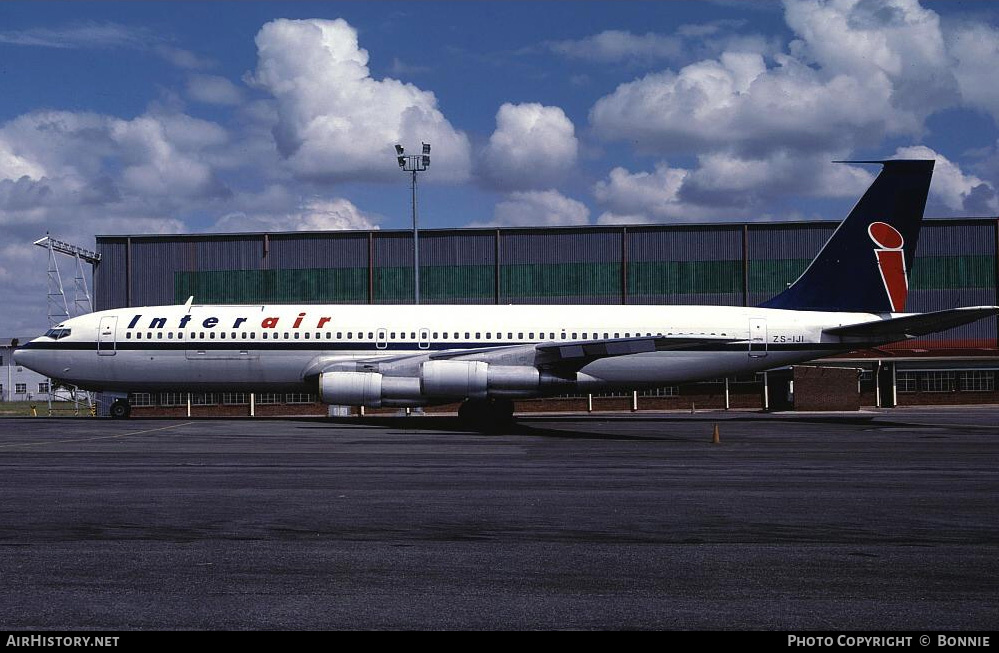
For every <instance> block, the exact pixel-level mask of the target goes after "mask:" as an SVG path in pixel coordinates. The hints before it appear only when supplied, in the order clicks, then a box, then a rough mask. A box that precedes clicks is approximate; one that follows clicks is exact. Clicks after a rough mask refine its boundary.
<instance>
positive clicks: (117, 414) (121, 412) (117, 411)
mask: <svg viewBox="0 0 999 653" xmlns="http://www.w3.org/2000/svg"><path fill="white" fill-rule="evenodd" d="M131 414H132V405H131V404H129V403H128V399H115V400H114V401H113V402H112V403H111V407H110V408H108V415H110V416H111V418H112V419H125V418H127V417H128V416H129V415H131Z"/></svg>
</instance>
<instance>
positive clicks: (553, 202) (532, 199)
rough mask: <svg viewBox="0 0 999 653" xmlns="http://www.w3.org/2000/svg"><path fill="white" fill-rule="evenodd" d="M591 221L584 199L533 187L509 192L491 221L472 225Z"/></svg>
mask: <svg viewBox="0 0 999 653" xmlns="http://www.w3.org/2000/svg"><path fill="white" fill-rule="evenodd" d="M589 220H590V210H589V209H588V208H587V207H586V205H585V204H583V203H582V202H579V201H576V200H574V199H572V198H569V197H566V196H565V195H562V194H561V193H559V192H558V191H556V190H544V191H534V190H532V191H518V192H514V193H510V195H509V196H507V199H505V200H503V201H502V202H499V203H498V204H497V205H496V208H495V209H494V211H493V220H492V222H490V223H488V224H485V225H483V224H475V225H471V226H494V227H529V226H548V227H558V226H567V225H580V224H587V223H588V222H589Z"/></svg>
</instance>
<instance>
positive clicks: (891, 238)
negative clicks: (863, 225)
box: [867, 222, 909, 313]
mask: <svg viewBox="0 0 999 653" xmlns="http://www.w3.org/2000/svg"><path fill="white" fill-rule="evenodd" d="M867 235H869V236H870V237H871V240H873V241H874V244H875V245H877V246H878V248H877V249H875V250H874V255H875V256H876V257H877V260H878V269H879V270H880V271H881V281H882V282H883V283H884V285H885V292H887V293H888V300H889V301H890V302H891V310H892V312H894V313H901V312H902V311H904V310H905V298H906V297H907V296H908V294H909V279H908V277H907V275H906V271H905V252H903V251H902V246H903V245H904V244H905V241H904V240H903V239H902V234H900V233H898V230H897V229H895V227H893V226H891V225H890V224H886V223H884V222H872V223H871V225H870V226H869V227H867Z"/></svg>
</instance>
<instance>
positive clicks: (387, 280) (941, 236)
mask: <svg viewBox="0 0 999 653" xmlns="http://www.w3.org/2000/svg"><path fill="white" fill-rule="evenodd" d="M838 224H839V222H838V221H837V222H807V223H805V222H797V223H795V222H779V223H777V222H771V223H761V222H753V223H728V224H710V225H705V224H697V225H675V224H670V225H634V226H586V227H564V228H479V229H426V230H421V231H420V239H419V242H420V289H421V301H422V303H424V304H487V303H488V304H493V303H495V304H532V303H533V304H606V305H608V306H612V305H615V304H716V305H733V306H751V305H756V304H759V303H761V302H763V301H765V300H766V299H768V298H770V297H772V296H773V295H775V294H777V293H778V292H779V291H780V290H782V289H783V288H785V287H786V285H787V284H789V283H791V282H793V281H794V280H795V279H796V278H797V277H798V275H799V274H801V272H803V271H804V269H805V267H806V266H807V264H808V263H809V261H811V259H812V258H813V257H814V256H815V255H816V254H817V253H818V251H819V249H820V248H821V247H822V245H823V244H824V243H825V242H826V240H827V239H828V238H829V236H830V235H831V234H832V232H833V231H834V230H835V228H836V227H837V225H838ZM412 243H413V235H412V232H411V231H408V230H398V231H396V230H372V231H337V232H290V233H244V234H207V235H206V234H194V235H134V236H98V237H97V251H98V252H99V253H100V254H101V260H100V263H99V264H98V266H97V267H96V268H95V272H94V288H95V296H94V300H95V310H104V309H109V308H120V307H128V306H148V305H157V304H171V303H181V304H182V303H184V302H185V301H186V300H187V298H188V297H189V296H191V295H193V296H194V298H195V302H196V303H198V304H212V303H217V304H257V303H284V302H291V303H303V304H308V303H329V304H345V305H347V304H361V303H373V304H394V303H411V302H412V301H413V268H412V265H413V249H412ZM997 243H999V219H996V218H974V219H936V220H926V221H924V223H923V229H922V232H921V234H920V241H919V246H918V249H917V253H916V262H915V265H914V269H913V270H912V271H911V272H910V279H909V284H910V292H909V300H908V305H907V307H906V308H907V310H910V311H931V310H940V309H947V308H953V307H956V306H974V305H995V304H999V296H997V292H999V261H997V257H996V253H997V248H999V246H997ZM608 310H610V309H608ZM997 338H999V334H997V323H996V319H995V318H989V319H986V320H981V321H979V322H976V323H974V324H971V325H967V326H963V327H959V328H956V329H951V330H949V331H945V332H942V333H939V334H935V335H932V336H928V337H923V338H919V339H916V340H912V341H908V342H903V343H897V344H893V345H890V346H886V347H883V348H879V349H877V350H868V351H861V352H855V353H853V354H850V355H848V356H844V357H838V358H835V359H826V360H824V361H823V362H822V365H823V366H826V367H847V368H855V369H857V370H859V374H860V381H859V387H860V393H859V401H860V403H861V404H862V405H870V406H874V405H879V406H891V405H895V404H896V403H897V404H899V405H913V404H963V403H996V402H999V394H997V392H996V383H995V380H996V371H997V370H999V340H997ZM768 377H769V378H766V379H765V378H763V375H753V376H751V377H749V378H730V379H716V380H714V381H712V382H710V383H698V384H690V385H689V386H679V387H668V388H661V389H658V390H656V391H650V392H646V393H642V396H641V397H640V399H639V401H640V402H641V406H640V407H641V408H667V409H668V408H688V407H690V406H691V404H692V403H693V404H695V405H697V406H698V407H723V406H726V405H730V406H732V407H738V406H747V407H749V406H754V407H759V406H761V401H762V402H764V403H765V404H766V405H767V406H768V407H770V408H783V407H787V406H786V405H784V404H785V400H786V398H787V397H788V395H789V394H790V393H789V392H788V389H789V386H788V381H789V380H791V377H790V372H784V373H783V374H782V373H771V374H769V375H768ZM804 382H805V379H802V380H801V383H804ZM790 388H793V385H792V386H790ZM314 401H315V397H312V396H308V395H302V396H297V395H296V396H267V395H261V396H260V397H258V398H257V400H256V403H257V404H258V412H257V414H268V413H267V411H268V410H271V411H274V412H288V411H292V412H312V413H314V414H320V413H324V412H325V409H324V407H322V406H320V405H318V404H315V403H314ZM590 401H591V402H593V403H596V404H597V406H596V407H597V408H611V407H621V408H626V407H627V406H628V404H629V403H630V402H632V401H634V398H633V397H630V396H624V397H613V396H608V397H597V398H592V399H590ZM580 402H583V403H582V404H581V403H580ZM585 402H586V398H578V397H562V398H558V399H548V400H537V402H518V405H517V407H518V410H530V409H532V408H533V409H539V408H544V409H553V408H557V407H559V406H563V405H567V404H568V405H573V406H574V407H576V408H579V407H585V406H586V403H585ZM193 403H194V405H195V406H196V407H198V408H196V410H205V411H209V410H210V411H212V412H214V413H215V414H245V409H246V403H248V402H247V398H246V397H245V396H242V395H240V394H239V393H233V394H232V395H225V394H219V395H199V396H195V397H194V399H193ZM181 404H185V405H186V404H187V400H186V399H185V398H184V397H183V389H182V388H178V392H176V393H161V394H159V395H155V396H152V395H138V396H135V397H133V405H134V406H135V407H136V408H137V409H138V410H139V411H140V412H137V414H142V412H141V410H142V409H143V408H146V409H148V410H149V411H159V410H160V409H163V411H164V412H170V410H173V411H176V410H180V408H179V406H180V405H181ZM535 404H537V405H535Z"/></svg>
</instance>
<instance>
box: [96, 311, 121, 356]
mask: <svg viewBox="0 0 999 653" xmlns="http://www.w3.org/2000/svg"><path fill="white" fill-rule="evenodd" d="M117 326H118V317H117V316H115V315H105V316H104V317H102V318H101V323H100V326H99V327H98V329H97V355H98V356H114V355H115V343H114V336H115V327H117Z"/></svg>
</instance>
